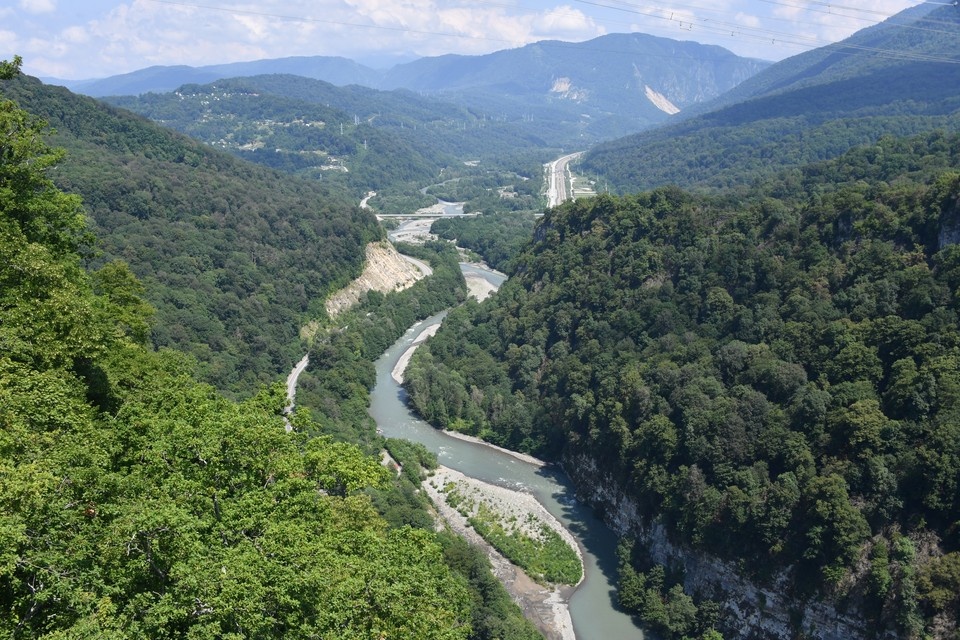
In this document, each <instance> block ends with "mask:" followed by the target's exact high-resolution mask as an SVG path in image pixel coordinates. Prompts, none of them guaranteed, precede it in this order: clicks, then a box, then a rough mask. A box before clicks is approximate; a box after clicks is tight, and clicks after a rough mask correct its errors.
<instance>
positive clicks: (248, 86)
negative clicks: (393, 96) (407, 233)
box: [105, 75, 454, 199]
mask: <svg viewBox="0 0 960 640" xmlns="http://www.w3.org/2000/svg"><path fill="white" fill-rule="evenodd" d="M305 86H308V87H318V88H320V89H322V91H313V92H311V91H309V89H305V88H304V87H305ZM352 89H356V88H355V87H354V88H352ZM368 91H369V93H376V92H374V91H372V90H368ZM341 92H343V93H344V95H349V92H350V90H340V89H338V88H337V87H334V86H333V85H331V84H328V83H326V82H321V81H319V80H309V79H306V78H302V77H298V76H279V75H278V76H263V77H253V78H238V79H232V80H231V79H228V80H221V81H218V82H215V83H212V84H208V85H202V86H201V85H184V86H182V87H180V88H179V89H177V90H176V91H174V92H172V93H148V94H145V95H141V96H127V97H113V98H106V99H105V101H106V102H108V103H110V104H113V105H116V106H119V107H123V108H125V109H129V110H130V111H134V112H136V113H139V114H140V115H143V116H146V117H148V118H150V119H151V120H154V121H156V122H158V123H160V124H163V125H164V126H167V127H170V128H172V129H175V130H177V131H179V132H181V133H185V134H187V135H189V136H191V137H192V138H195V139H197V140H200V141H202V142H205V143H207V144H210V145H212V146H214V147H218V148H221V149H225V150H227V151H230V152H232V153H234V154H235V155H237V156H239V157H241V158H244V159H246V160H251V161H253V162H256V163H258V164H263V165H267V166H270V167H273V168H276V169H280V170H284V171H286V172H290V173H302V174H306V175H309V176H311V177H314V178H319V179H325V180H329V181H332V182H334V183H336V184H342V185H344V186H345V187H347V188H348V189H349V190H350V192H351V193H353V194H354V195H355V196H356V197H357V199H359V198H360V197H361V196H362V195H363V194H366V193H367V192H368V191H371V190H378V191H390V190H391V189H393V188H399V189H402V188H403V186H404V185H411V184H412V185H415V186H420V185H423V184H427V183H429V182H430V181H431V179H432V178H433V177H434V176H436V175H437V173H439V171H440V169H441V168H443V167H444V166H445V165H446V164H448V163H450V162H452V158H451V157H450V156H449V155H448V154H447V152H445V151H444V150H443V149H441V148H439V147H437V146H431V147H430V148H429V149H424V148H422V145H421V148H419V149H418V148H416V147H415V146H414V145H412V144H410V143H409V142H407V141H406V140H404V138H403V136H401V135H397V134H396V133H393V132H391V131H390V130H389V129H388V128H387V127H384V126H380V124H381V123H379V122H376V121H377V119H378V117H377V115H378V113H379V109H378V107H380V105H379V104H376V103H374V104H356V103H355V102H354V101H352V100H349V99H338V97H339V96H340V94H341ZM351 107H354V108H352V109H351V110H350V111H349V112H347V111H345V109H348V108H351ZM390 117H391V116H390V115H388V118H390ZM441 118H442V119H441ZM438 119H439V120H440V124H439V125H438V126H443V124H447V125H448V126H450V127H451V128H452V127H453V126H454V125H453V118H452V116H450V115H448V114H443V115H437V116H434V117H430V116H428V117H427V118H426V120H425V121H424V122H420V123H419V124H420V126H430V125H431V124H435V123H436V121H437V120H438ZM398 124H399V122H398ZM417 124H418V123H417V122H416V121H414V122H413V123H412V124H411V125H410V126H411V128H412V127H413V126H416V125H417ZM396 128H397V129H399V128H400V127H399V126H397V127H396ZM395 185H399V186H398V187H395Z"/></svg>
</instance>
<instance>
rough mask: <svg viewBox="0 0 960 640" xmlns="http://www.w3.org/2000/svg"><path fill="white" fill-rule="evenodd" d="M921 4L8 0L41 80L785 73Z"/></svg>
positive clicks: (0, 4) (20, 44) (5, 22)
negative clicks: (644, 39)
mask: <svg viewBox="0 0 960 640" xmlns="http://www.w3.org/2000/svg"><path fill="white" fill-rule="evenodd" d="M947 1H948V0H943V2H932V3H931V2H921V1H918V0H870V2H865V1H864V0H840V2H841V3H842V4H840V5H838V4H834V3H832V2H829V1H810V0H713V1H710V0H680V1H678V2H672V1H669V0H667V1H662V2H647V1H645V0H589V1H588V0H197V1H192V0H183V1H180V0H0V59H5V60H9V59H11V58H12V57H13V55H15V54H16V55H20V56H22V57H23V60H24V63H23V71H24V72H25V73H28V74H30V75H33V76H39V77H43V78H59V79H64V80H80V79H90V78H102V77H107V76H112V75H118V74H122V73H128V72H131V71H135V70H138V69H143V68H146V67H150V66H154V65H179V64H183V65H189V66H193V67H199V66H204V65H209V64H220V63H226V62H241V61H248V60H260V59H267V58H282V57H287V56H315V55H320V56H343V57H346V58H351V59H353V60H356V61H358V62H361V63H364V64H368V65H370V66H375V67H386V66H390V64H392V63H394V62H397V61H406V60H411V59H414V58H418V57H424V56H435V55H442V54H446V53H459V54H466V55H475V54H483V53H489V52H491V51H497V50H500V49H510V48H514V47H519V46H523V45H525V44H529V43H531V42H537V41H540V40H563V41H567V42H582V41H585V40H589V39H591V38H595V37H597V36H601V35H605V34H608V33H624V32H641V33H648V34H651V35H656V36H663V37H667V38H673V39H676V40H693V41H696V42H702V43H705V44H715V45H719V46H722V47H725V48H727V49H729V50H731V51H733V52H734V53H736V54H738V55H743V56H750V57H755V58H762V59H765V60H774V61H776V60H781V59H783V58H787V57H790V56H793V55H796V54H798V53H801V52H803V51H806V50H809V49H814V48H817V47H821V46H825V45H827V44H830V43H831V42H836V41H838V40H841V39H843V38H845V37H847V36H849V35H850V34H852V33H854V32H856V31H858V30H860V29H863V28H865V27H869V26H871V25H874V24H877V23H878V22H881V21H883V20H884V19H886V18H887V17H889V16H891V15H893V14H894V13H897V12H898V11H901V10H903V9H906V8H908V7H912V6H916V5H919V4H943V3H944V2H947Z"/></svg>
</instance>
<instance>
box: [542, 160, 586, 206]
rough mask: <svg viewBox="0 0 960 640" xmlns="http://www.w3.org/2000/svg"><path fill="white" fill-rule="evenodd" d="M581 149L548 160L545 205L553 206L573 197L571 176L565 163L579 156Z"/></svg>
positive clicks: (567, 163)
mask: <svg viewBox="0 0 960 640" xmlns="http://www.w3.org/2000/svg"><path fill="white" fill-rule="evenodd" d="M582 154H583V151H578V152H576V153H569V154H567V155H565V156H561V157H559V158H557V159H556V160H554V161H553V162H548V163H547V164H546V165H545V166H546V170H547V206H548V207H555V206H557V205H558V204H560V203H562V202H565V201H566V200H568V199H570V198H572V197H573V185H572V184H571V183H572V178H571V177H570V171H569V170H568V169H567V165H569V164H570V162H572V161H573V160H575V159H576V158H579V157H580V156H581V155H582Z"/></svg>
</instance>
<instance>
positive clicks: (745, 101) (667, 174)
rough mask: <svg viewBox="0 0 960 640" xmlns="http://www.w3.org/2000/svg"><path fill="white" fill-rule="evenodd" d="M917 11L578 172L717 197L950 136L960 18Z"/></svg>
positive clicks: (622, 145) (779, 71) (958, 121)
mask: <svg viewBox="0 0 960 640" xmlns="http://www.w3.org/2000/svg"><path fill="white" fill-rule="evenodd" d="M915 12H916V11H915V10H914V11H912V12H911V11H908V12H905V13H904V14H903V15H902V16H899V17H897V18H894V19H892V20H893V21H895V22H894V23H893V24H884V25H880V26H877V27H872V28H870V29H866V30H864V31H861V32H860V33H858V34H855V35H854V36H852V37H851V38H849V39H847V40H844V41H842V42H840V43H837V44H834V45H830V46H827V47H823V48H821V49H817V50H815V51H812V52H809V53H805V54H802V55H799V56H796V57H794V58H790V59H787V60H784V61H782V62H779V63H777V64H775V65H773V66H771V67H769V68H768V69H766V70H764V71H762V72H761V73H759V74H757V75H756V76H754V77H753V78H751V79H750V80H748V81H746V82H745V83H744V84H743V85H741V86H739V87H737V88H736V89H734V90H733V91H732V92H731V93H730V94H728V95H727V96H723V97H722V98H721V99H720V100H719V102H718V103H717V105H718V106H717V107H716V108H715V109H714V110H712V111H710V112H708V113H704V114H701V115H699V116H697V117H694V118H690V119H688V120H684V121H682V122H679V123H676V124H673V125H670V126H667V127H663V128H660V129H657V130H654V131H650V132H646V133H640V134H637V135H635V136H630V137H627V138H623V139H620V140H615V141H612V142H609V143H605V144H602V145H599V146H597V147H596V148H594V149H593V150H592V151H591V152H589V153H588V154H587V155H586V156H585V157H584V159H583V168H584V170H585V171H588V172H591V173H596V174H598V175H600V176H602V177H603V178H605V179H606V180H608V181H609V182H610V184H611V186H612V187H613V188H614V189H615V190H617V191H620V192H629V191H632V190H635V189H641V188H651V187H655V186H661V185H665V184H677V185H680V186H697V187H699V188H717V187H724V186H730V185H733V184H748V183H749V182H750V181H751V180H753V179H754V178H755V177H756V175H757V174H758V173H759V174H762V173H770V172H775V171H777V170H779V169H781V168H783V167H788V166H800V165H802V164H804V163H808V162H813V161H817V160H824V159H828V158H832V157H836V156H837V155H839V154H841V153H843V152H844V151H846V150H848V149H851V148H853V147H855V146H858V145H863V144H871V143H873V142H875V141H876V140H877V139H878V138H880V137H881V136H883V135H886V134H890V135H900V136H903V135H912V134H917V133H921V132H924V131H930V130H932V129H935V128H944V129H947V130H958V129H960V93H958V91H957V87H958V86H960V57H958V56H957V50H956V43H957V42H958V39H960V10H958V9H957V8H956V7H953V6H947V7H939V8H937V9H936V10H934V11H930V12H929V13H927V14H926V15H923V16H921V17H914V16H915ZM911 18H912V19H911ZM904 23H906V24H904Z"/></svg>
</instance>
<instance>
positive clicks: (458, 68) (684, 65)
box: [51, 34, 769, 146]
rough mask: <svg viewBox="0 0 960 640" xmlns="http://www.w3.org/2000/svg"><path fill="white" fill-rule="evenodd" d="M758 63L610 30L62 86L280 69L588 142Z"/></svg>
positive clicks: (646, 119)
mask: <svg viewBox="0 0 960 640" xmlns="http://www.w3.org/2000/svg"><path fill="white" fill-rule="evenodd" d="M767 66H769V63H767V62H764V61H760V60H755V59H749V58H742V57H739V56H736V55H734V54H733V53H731V52H730V51H727V50H726V49H723V48H721V47H716V46H707V45H701V44H698V43H694V42H680V41H676V40H670V39H666V38H657V37H653V36H649V35H643V34H611V35H607V36H602V37H599V38H595V39H593V40H590V41H587V42H581V43H567V42H558V41H547V42H539V43H535V44H531V45H527V46H525V47H521V48H517V49H509V50H504V51H498V52H496V53H491V54H488V55H483V56H459V55H447V56H440V57H433V58H422V59H419V60H416V61H414V62H410V63H406V64H400V65H396V66H394V67H392V68H391V69H388V70H385V71H377V70H374V69H371V68H369V67H365V66H363V65H360V64H358V63H356V62H354V61H352V60H347V59H345V58H331V57H306V58H283V59H278V60H261V61H256V62H246V63H236V64H228V65H216V66H206V67H197V68H194V67H182V66H181V67H151V68H149V69H143V70H141V71H136V72H133V73H129V74H124V75H121V76H114V77H112V78H106V79H102V80H95V81H84V82H66V83H64V84H65V85H66V86H68V88H70V89H72V90H74V91H77V92H80V93H84V94H86V95H90V96H94V97H104V96H116V95H139V94H144V93H148V92H169V91H172V90H174V89H177V88H179V87H181V86H183V85H185V84H208V83H211V82H214V81H216V80H220V79H225V78H235V77H247V76H257V75H264V74H286V75H294V76H301V77H304V78H309V79H314V80H322V81H325V82H328V83H331V84H333V85H337V86H346V85H361V86H364V87H367V88H370V89H376V90H389V91H394V90H408V91H412V92H416V93H418V94H422V95H423V96H426V97H430V98H433V99H435V100H438V101H442V102H448V103H454V104H456V105H459V106H462V107H464V108H469V109H472V110H474V111H476V112H478V113H480V114H482V115H481V117H482V118H487V119H499V120H502V121H505V122H533V121H537V120H540V121H541V124H542V128H543V129H544V131H546V132H548V133H549V135H550V138H551V140H550V143H552V144H558V145H563V144H576V145H578V146H587V145H589V144H592V143H593V142H596V141H597V140H603V139H610V138H614V137H618V136H622V135H627V134H629V133H633V132H636V131H640V130H643V129H645V128H648V127H651V126H654V125H657V124H661V123H663V122H666V121H667V120H669V119H670V117H671V115H673V114H676V113H678V112H681V111H683V110H684V109H687V108H689V107H691V106H694V105H696V104H699V103H702V102H704V101H708V100H711V99H713V98H716V97H717V96H720V95H721V94H723V93H724V92H726V91H728V90H730V89H732V88H733V87H735V86H736V85H738V84H740V83H741V82H743V81H744V80H746V79H747V78H749V77H751V76H752V75H754V74H756V73H757V72H759V71H761V70H763V69H764V68H766V67H767ZM51 82H57V81H51ZM541 135H542V134H541Z"/></svg>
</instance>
